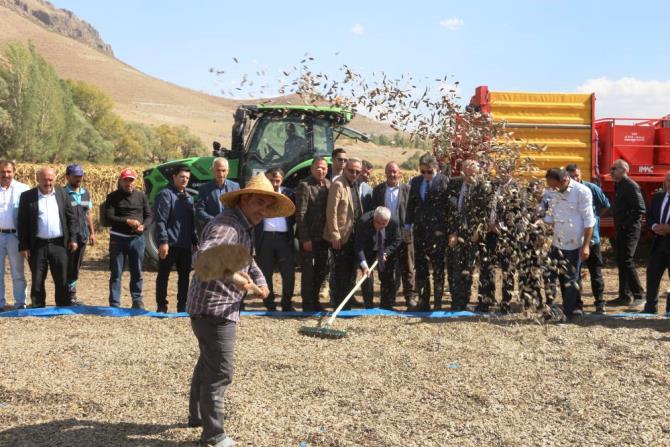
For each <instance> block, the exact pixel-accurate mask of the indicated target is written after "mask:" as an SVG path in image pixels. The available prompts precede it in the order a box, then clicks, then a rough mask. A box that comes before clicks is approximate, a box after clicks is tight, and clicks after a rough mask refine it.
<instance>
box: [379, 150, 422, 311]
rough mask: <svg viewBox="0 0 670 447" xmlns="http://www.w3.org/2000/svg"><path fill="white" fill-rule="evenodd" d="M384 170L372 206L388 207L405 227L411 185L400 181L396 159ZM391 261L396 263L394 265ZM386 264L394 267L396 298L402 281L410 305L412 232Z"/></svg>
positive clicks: (412, 268)
mask: <svg viewBox="0 0 670 447" xmlns="http://www.w3.org/2000/svg"><path fill="white" fill-rule="evenodd" d="M384 172H385V173H386V181H385V182H384V183H380V184H379V185H377V186H375V187H374V189H373V190H372V207H373V209H374V208H377V207H380V206H383V207H386V208H388V209H389V210H390V211H391V219H393V220H395V221H396V222H398V225H399V228H405V217H406V214H407V200H408V198H409V186H407V185H406V184H404V183H401V182H400V167H399V166H398V163H396V162H394V161H390V162H388V163H387V164H386V167H385V169H384ZM391 263H392V264H395V265H393V266H392V265H391ZM386 265H387V268H393V269H394V271H395V272H394V277H395V279H394V284H395V290H394V293H393V296H394V298H395V293H396V292H397V291H398V288H399V287H400V283H401V282H402V288H403V293H404V295H405V303H406V304H407V305H409V303H410V301H411V300H412V293H413V291H414V244H413V242H412V235H411V233H410V234H409V239H408V240H407V241H405V240H402V241H401V242H400V247H398V252H397V256H394V257H393V258H391V259H390V260H389V262H387V263H386ZM394 303H395V299H394Z"/></svg>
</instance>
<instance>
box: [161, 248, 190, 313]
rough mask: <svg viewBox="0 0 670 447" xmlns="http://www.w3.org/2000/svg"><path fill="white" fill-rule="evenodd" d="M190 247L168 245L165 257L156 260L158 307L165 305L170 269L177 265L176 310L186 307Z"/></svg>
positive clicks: (180, 310)
mask: <svg viewBox="0 0 670 447" xmlns="http://www.w3.org/2000/svg"><path fill="white" fill-rule="evenodd" d="M191 256H192V252H191V249H190V248H181V247H170V250H169V251H168V255H167V256H166V257H165V259H160V260H159V261H158V275H157V276H156V304H157V305H158V307H167V305H168V300H167V288H168V280H169V279H170V271H171V270H172V267H173V266H176V267H177V274H178V279H177V312H184V311H185V309H186V297H187V295H188V281H189V276H190V274H191Z"/></svg>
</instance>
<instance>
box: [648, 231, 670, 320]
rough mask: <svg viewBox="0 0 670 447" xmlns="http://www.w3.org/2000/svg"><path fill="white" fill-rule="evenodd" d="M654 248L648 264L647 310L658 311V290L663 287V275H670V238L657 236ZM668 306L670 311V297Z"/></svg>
mask: <svg viewBox="0 0 670 447" xmlns="http://www.w3.org/2000/svg"><path fill="white" fill-rule="evenodd" d="M656 238H657V239H656V240H655V241H654V246H653V248H652V250H651V253H650V254H649V261H648V262H647V304H646V305H645V309H648V310H653V311H657V310H658V289H659V288H660V286H661V279H662V278H663V273H665V271H666V270H668V273H670V236H663V237H658V236H656ZM666 306H669V308H667V309H666V311H669V310H670V297H669V299H668V302H667V303H666Z"/></svg>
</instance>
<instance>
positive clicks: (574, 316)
mask: <svg viewBox="0 0 670 447" xmlns="http://www.w3.org/2000/svg"><path fill="white" fill-rule="evenodd" d="M583 316H584V312H582V311H581V310H580V309H575V310H573V311H572V313H571V314H566V315H565V318H567V319H568V321H579V320H580V319H581V318H582V317H583Z"/></svg>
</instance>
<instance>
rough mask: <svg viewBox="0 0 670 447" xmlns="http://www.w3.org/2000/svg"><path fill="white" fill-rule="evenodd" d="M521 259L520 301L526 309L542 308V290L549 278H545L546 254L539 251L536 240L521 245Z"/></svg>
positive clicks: (519, 269) (519, 268)
mask: <svg viewBox="0 0 670 447" xmlns="http://www.w3.org/2000/svg"><path fill="white" fill-rule="evenodd" d="M519 257H520V261H519V267H518V271H519V300H520V301H521V302H522V303H524V305H525V306H526V307H528V306H530V305H531V304H534V305H535V306H537V307H542V306H543V297H542V290H543V289H544V288H545V283H546V282H547V280H548V276H547V277H545V272H546V268H545V259H544V254H543V252H541V251H539V250H538V248H537V243H536V241H535V238H532V240H531V241H529V242H528V243H526V244H522V245H521V247H520V253H519ZM549 304H550V303H549Z"/></svg>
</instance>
